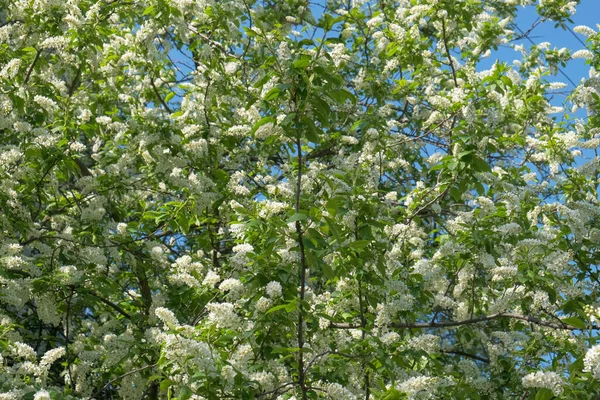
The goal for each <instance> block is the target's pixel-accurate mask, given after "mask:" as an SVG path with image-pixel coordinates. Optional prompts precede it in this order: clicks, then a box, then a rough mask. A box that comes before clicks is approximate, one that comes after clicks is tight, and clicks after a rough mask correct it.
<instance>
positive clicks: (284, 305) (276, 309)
mask: <svg viewBox="0 0 600 400" xmlns="http://www.w3.org/2000/svg"><path fill="white" fill-rule="evenodd" d="M287 306H288V305H287V304H280V305H278V306H275V307H271V308H269V309H268V310H267V312H266V313H265V314H271V313H274V312H275V311H279V310H284V309H286V308H287Z"/></svg>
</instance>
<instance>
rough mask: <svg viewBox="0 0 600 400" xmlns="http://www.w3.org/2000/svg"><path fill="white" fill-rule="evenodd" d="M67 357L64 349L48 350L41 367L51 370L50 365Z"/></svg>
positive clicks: (41, 361)
mask: <svg viewBox="0 0 600 400" xmlns="http://www.w3.org/2000/svg"><path fill="white" fill-rule="evenodd" d="M64 355H65V348H64V347H57V348H55V349H51V350H48V351H47V352H46V353H45V354H44V355H43V356H42V359H41V360H40V367H42V368H49V367H50V365H51V364H52V363H53V362H55V361H56V360H58V359H59V358H61V357H62V356H64Z"/></svg>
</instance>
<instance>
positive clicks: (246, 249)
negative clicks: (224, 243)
mask: <svg viewBox="0 0 600 400" xmlns="http://www.w3.org/2000/svg"><path fill="white" fill-rule="evenodd" d="M232 250H233V252H234V253H237V254H246V253H252V252H253V251H254V247H253V246H252V245H251V244H248V243H242V244H238V245H237V246H233V249H232Z"/></svg>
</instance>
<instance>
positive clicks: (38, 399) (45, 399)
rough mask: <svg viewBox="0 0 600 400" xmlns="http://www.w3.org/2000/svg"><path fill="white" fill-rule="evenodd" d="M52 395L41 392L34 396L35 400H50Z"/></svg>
mask: <svg viewBox="0 0 600 400" xmlns="http://www.w3.org/2000/svg"><path fill="white" fill-rule="evenodd" d="M50 399H51V397H50V393H48V392H47V391H45V390H40V391H39V392H36V394H35V396H33V400H50Z"/></svg>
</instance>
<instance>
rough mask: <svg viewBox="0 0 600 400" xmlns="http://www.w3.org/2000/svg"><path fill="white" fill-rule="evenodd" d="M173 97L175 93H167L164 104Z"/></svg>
mask: <svg viewBox="0 0 600 400" xmlns="http://www.w3.org/2000/svg"><path fill="white" fill-rule="evenodd" d="M173 97H175V92H169V94H168V95H167V96H166V97H165V103H168V102H169V100H171V99H172V98H173Z"/></svg>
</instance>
